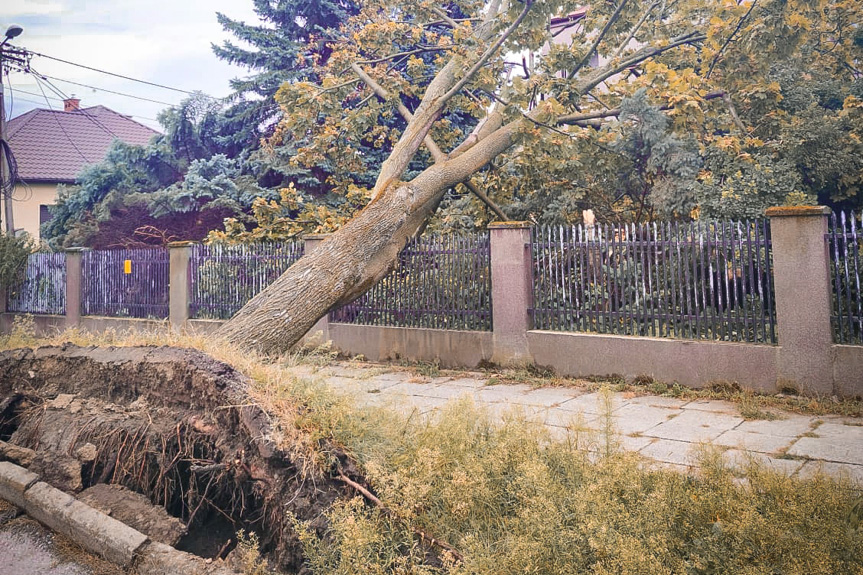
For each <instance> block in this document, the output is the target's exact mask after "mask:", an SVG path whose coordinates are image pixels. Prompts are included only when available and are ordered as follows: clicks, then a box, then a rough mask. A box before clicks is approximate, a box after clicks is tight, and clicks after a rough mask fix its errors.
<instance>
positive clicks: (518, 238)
mask: <svg viewBox="0 0 863 575" xmlns="http://www.w3.org/2000/svg"><path fill="white" fill-rule="evenodd" d="M488 229H489V232H490V234H491V303H492V330H493V333H492V342H493V344H492V347H493V349H492V358H491V360H492V361H493V362H495V363H497V364H500V365H524V364H527V363H531V362H532V361H533V358H532V357H531V354H530V350H529V349H528V344H527V332H528V330H529V329H531V327H532V325H531V316H530V308H532V307H533V265H532V264H533V262H532V261H531V255H530V254H531V251H530V230H531V224H530V223H529V222H495V223H493V224H489V226H488Z"/></svg>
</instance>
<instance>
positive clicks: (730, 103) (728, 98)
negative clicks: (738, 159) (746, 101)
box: [721, 92, 749, 134]
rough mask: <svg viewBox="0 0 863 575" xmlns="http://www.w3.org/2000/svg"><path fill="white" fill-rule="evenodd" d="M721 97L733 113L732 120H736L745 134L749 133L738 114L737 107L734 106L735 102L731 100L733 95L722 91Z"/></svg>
mask: <svg viewBox="0 0 863 575" xmlns="http://www.w3.org/2000/svg"><path fill="white" fill-rule="evenodd" d="M721 97H722V101H723V102H725V105H726V106H727V107H728V113H729V114H731V120H732V121H733V122H734V125H735V126H737V128H738V129H739V130H740V131H741V132H743V133H744V134H747V133H749V131H748V130H747V129H746V126H745V125H744V124H743V122H741V121H740V116H738V115H737V109H736V108H735V107H734V102H733V101H732V100H731V96H730V95H729V94H728V92H722V96H721Z"/></svg>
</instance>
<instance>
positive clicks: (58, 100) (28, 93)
mask: <svg viewBox="0 0 863 575" xmlns="http://www.w3.org/2000/svg"><path fill="white" fill-rule="evenodd" d="M9 89H10V90H12V91H14V92H18V93H19V94H27V95H28V96H36V97H37V98H38V97H39V96H40V94H37V93H36V92H28V91H27V90H22V89H21V88H13V87H12V85H11V83H10V86H9ZM22 99H23V98H22ZM48 99H49V100H54V101H57V102H62V101H63V100H61V99H60V98H52V97H51V96H48ZM25 101H27V102H32V101H33V100H25ZM36 103H37V104H39V103H41V102H36Z"/></svg>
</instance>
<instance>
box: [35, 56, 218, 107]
mask: <svg viewBox="0 0 863 575" xmlns="http://www.w3.org/2000/svg"><path fill="white" fill-rule="evenodd" d="M30 53H31V54H33V55H34V56H40V57H42V58H48V59H49V60H55V61H57V62H62V63H64V64H69V65H70V66H77V67H79V68H84V69H86V70H92V71H93V72H99V73H100V74H106V75H108V76H114V77H116V78H122V79H124V80H130V81H132V82H138V83H140V84H147V85H148V86H155V87H156V88H163V89H165V90H172V91H174V92H180V93H182V94H188V95H190V96H192V95H194V94H195V92H190V91H189V90H182V89H180V88H173V87H171V86H166V85H164V84H157V83H156V82H149V81H147V80H140V79H138V78H132V77H131V76H124V75H123V74H117V73H115V72H108V71H106V70H100V69H99V68H94V67H92V66H87V65H86V64H78V63H77V62H70V61H69V60H63V59H62V58H57V57H56V56H49V55H47V54H40V53H39V52H32V51H31V52H30ZM208 97H211V96H208Z"/></svg>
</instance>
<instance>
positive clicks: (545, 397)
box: [519, 387, 578, 407]
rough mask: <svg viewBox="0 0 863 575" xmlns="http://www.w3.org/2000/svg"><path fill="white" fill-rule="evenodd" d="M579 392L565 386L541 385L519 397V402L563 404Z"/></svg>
mask: <svg viewBox="0 0 863 575" xmlns="http://www.w3.org/2000/svg"><path fill="white" fill-rule="evenodd" d="M577 395H578V393H576V392H573V390H571V389H566V388H564V387H541V388H539V389H532V390H530V391H528V392H527V393H525V394H524V395H523V396H522V397H521V398H519V403H523V404H525V405H544V406H546V407H555V406H561V405H563V404H565V403H566V402H568V401H570V400H572V399H574V398H575V397H576V396H577Z"/></svg>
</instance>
